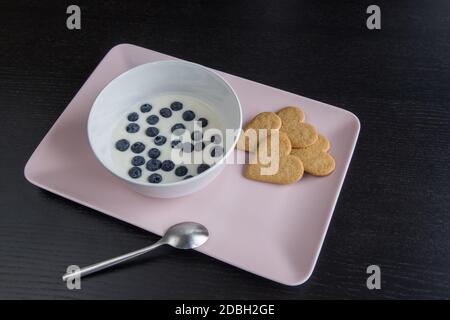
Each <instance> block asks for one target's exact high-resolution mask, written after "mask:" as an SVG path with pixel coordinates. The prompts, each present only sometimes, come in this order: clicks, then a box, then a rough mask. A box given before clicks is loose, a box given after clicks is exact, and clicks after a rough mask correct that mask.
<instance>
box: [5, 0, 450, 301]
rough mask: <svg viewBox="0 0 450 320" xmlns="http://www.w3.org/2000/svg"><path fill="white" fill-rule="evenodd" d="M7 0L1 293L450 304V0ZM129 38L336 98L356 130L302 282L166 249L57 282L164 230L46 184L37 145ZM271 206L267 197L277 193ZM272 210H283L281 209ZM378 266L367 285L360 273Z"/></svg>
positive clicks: (13, 295)
mask: <svg viewBox="0 0 450 320" xmlns="http://www.w3.org/2000/svg"><path fill="white" fill-rule="evenodd" d="M374 3H375V4H378V5H379V6H380V7H381V12H382V29H381V30H377V31H370V30H368V29H367V28H366V18H367V16H368V15H367V14H366V13H365V11H366V8H367V6H368V5H369V4H372V1H371V2H368V1H353V2H349V1H294V0H292V1H269V0H267V1H217V2H212V1H194V0H192V1H183V2H181V1H175V0H170V1H161V2H158V1H118V0H115V1H76V4H78V5H79V6H80V7H81V11H82V19H81V24H82V28H81V30H78V31H70V30H68V29H67V28H66V25H65V23H66V17H67V15H66V8H67V6H68V5H69V4H72V2H69V1H43V0H40V1H29V0H28V1H24V0H15V1H9V2H6V1H2V2H0V121H1V126H0V146H1V156H0V170H1V173H0V298H3V299H24V298H31V299H39V298H44V299H53V298H57V299H106V298H112V299H118V298H129V299H175V298H179V299H182V298H186V299H197V298H203V299H232V298H234V299H241V298H242V299H320V298H331V299H338V298H342V299H355V298H362V299H384V298H395V299H397V298H406V299H412V298H446V299H448V298H450V274H449V273H448V271H449V269H450V241H449V240H450V232H449V229H450V227H449V225H450V192H449V191H450V147H449V144H450V126H449V125H450V103H449V101H450V90H449V85H450V2H448V1H375V2H374ZM123 42H126V43H132V44H136V45H140V46H143V47H147V48H150V49H153V50H156V51H160V52H163V53H166V54H169V55H173V56H176V57H179V58H182V59H186V60H190V61H193V62H197V63H200V64H204V65H206V66H209V67H212V68H216V69H219V70H222V71H225V72H228V73H231V74H235V75H238V76H241V77H244V78H248V79H251V80H254V81H258V82H261V83H264V84H267V85H271V86H275V87H278V88H281V89H284V90H287V91H290V92H294V93H297V94H300V95H303V96H306V97H310V98H313V99H316V100H320V101H323V102H326V103H330V104H332V105H336V106H339V107H342V108H345V109H347V110H350V111H351V112H353V113H355V114H356V115H357V116H358V117H359V119H360V120H361V126H362V130H361V134H360V139H359V142H358V145H357V148H356V150H355V154H354V157H353V160H352V163H351V166H350V169H349V172H348V176H347V178H346V181H345V183H344V186H343V189H342V192H341V195H340V198H339V201H338V204H337V207H336V210H335V213H334V216H333V219H332V221H331V224H330V227H329V231H328V234H327V237H326V239H325V242H324V246H323V249H322V252H321V254H320V256H319V260H318V263H317V267H316V269H315V271H314V273H313V275H312V277H311V278H310V280H309V281H308V282H307V283H305V284H304V285H302V286H299V287H286V286H283V285H279V284H276V283H273V282H271V281H269V280H265V279H262V278H259V277H257V276H254V275H252V274H249V273H247V272H244V271H241V270H239V269H237V268H234V267H232V266H229V265H226V264H224V263H221V262H218V261H216V260H214V259H213V258H210V257H207V256H205V255H202V254H199V253H196V252H178V251H175V250H173V249H169V248H165V249H161V250H159V251H157V252H155V253H152V254H149V255H148V256H146V257H144V258H141V259H139V260H138V261H137V262H134V263H129V264H127V265H124V266H121V267H119V268H116V269H114V270H109V271H107V272H104V273H102V274H99V275H98V276H95V277H91V278H89V280H86V281H83V282H82V289H81V290H78V291H77V290H74V291H69V290H67V288H66V287H65V284H64V283H63V282H62V281H61V278H60V276H61V275H62V273H63V272H64V271H65V268H66V267H67V265H69V264H79V265H87V264H90V263H92V262H95V261H98V260H100V259H104V258H109V257H113V256H115V255H118V254H121V253H124V252H127V251H130V250H133V249H137V248H140V247H143V246H146V245H147V244H149V243H151V242H153V241H155V240H156V239H157V237H156V236H155V235H152V234H148V233H146V232H144V231H142V230H140V229H137V228H134V227H132V226H130V225H128V224H125V223H122V222H120V221H117V220H114V219H112V218H110V217H107V216H105V215H102V214H98V213H97V212H95V211H94V210H91V209H88V208H85V207H83V206H81V205H79V204H76V203H73V202H71V201H68V200H66V199H64V198H61V197H58V196H55V195H53V194H51V193H48V192H45V191H42V190H40V189H38V188H37V187H35V186H33V185H31V184H29V183H28V182H27V181H26V180H25V179H24V177H23V168H24V166H25V163H26V161H27V159H28V158H29V157H30V155H31V153H32V152H33V150H34V149H35V148H36V146H37V145H38V143H39V142H40V141H41V139H42V138H43V136H44V135H45V133H46V132H47V131H48V130H49V128H50V127H51V126H52V124H53V123H54V121H55V120H56V119H57V118H58V116H59V115H60V114H61V112H62V111H63V110H64V108H65V107H66V105H67V104H68V103H69V101H70V100H71V98H72V97H73V96H74V95H75V93H76V92H77V91H78V89H79V88H80V87H81V85H82V84H83V83H84V81H85V80H86V78H87V77H88V76H89V74H90V73H91V72H92V71H93V69H94V68H95V66H96V65H97V64H98V63H99V61H100V60H101V58H102V57H103V56H104V55H105V54H106V52H107V51H108V50H109V49H110V48H111V47H113V46H114V45H116V44H119V43H123ZM274 201H276V200H274ZM274 214H277V213H276V212H274ZM372 264H376V265H379V266H380V268H381V273H382V288H381V290H372V291H370V290H368V289H367V287H366V278H367V274H366V272H365V271H366V268H367V266H369V265H372Z"/></svg>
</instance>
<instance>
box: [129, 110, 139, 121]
mask: <svg viewBox="0 0 450 320" xmlns="http://www.w3.org/2000/svg"><path fill="white" fill-rule="evenodd" d="M127 119H128V121H137V120H138V119H139V115H138V114H137V112H132V113H130V114H129V115H128V117H127Z"/></svg>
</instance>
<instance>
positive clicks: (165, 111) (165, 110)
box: [159, 108, 172, 118]
mask: <svg viewBox="0 0 450 320" xmlns="http://www.w3.org/2000/svg"><path fill="white" fill-rule="evenodd" d="M159 114H160V115H161V117H164V118H170V117H171V116H172V111H171V110H170V109H169V108H162V109H161V110H159Z"/></svg>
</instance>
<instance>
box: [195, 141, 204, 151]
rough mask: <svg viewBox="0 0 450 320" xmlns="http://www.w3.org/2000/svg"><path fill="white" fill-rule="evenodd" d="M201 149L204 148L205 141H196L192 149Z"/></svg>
mask: <svg viewBox="0 0 450 320" xmlns="http://www.w3.org/2000/svg"><path fill="white" fill-rule="evenodd" d="M203 149H205V143H204V142H197V143H196V144H195V145H194V150H195V151H202V150H203Z"/></svg>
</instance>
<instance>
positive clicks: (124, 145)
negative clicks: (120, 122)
mask: <svg viewBox="0 0 450 320" xmlns="http://www.w3.org/2000/svg"><path fill="white" fill-rule="evenodd" d="M129 146H130V143H129V142H128V140H126V139H121V140H119V141H117V142H116V149H117V150H119V151H125V150H127V149H128V147H129Z"/></svg>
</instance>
